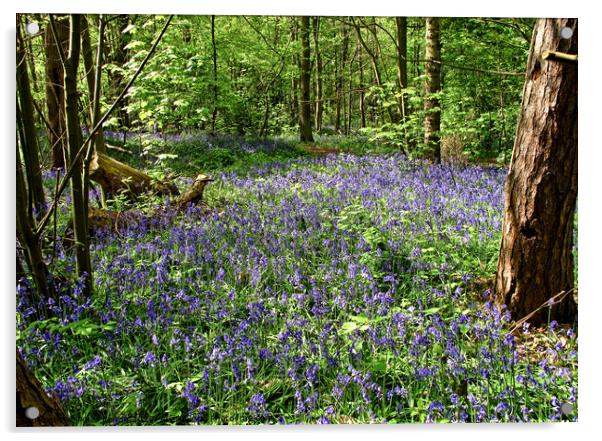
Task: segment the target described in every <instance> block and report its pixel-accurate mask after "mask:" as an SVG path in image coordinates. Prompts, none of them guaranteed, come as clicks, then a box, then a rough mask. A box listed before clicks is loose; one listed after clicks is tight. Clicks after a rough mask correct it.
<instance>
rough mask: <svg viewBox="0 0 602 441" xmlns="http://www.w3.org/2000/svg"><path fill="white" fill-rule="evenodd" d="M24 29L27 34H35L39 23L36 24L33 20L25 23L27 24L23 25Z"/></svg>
mask: <svg viewBox="0 0 602 441" xmlns="http://www.w3.org/2000/svg"><path fill="white" fill-rule="evenodd" d="M25 30H26V31H27V33H28V34H29V35H36V34H37V33H38V32H40V25H39V24H37V23H36V22H35V21H34V22H31V23H27V26H25Z"/></svg>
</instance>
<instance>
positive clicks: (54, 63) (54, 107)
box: [44, 15, 69, 168]
mask: <svg viewBox="0 0 602 441" xmlns="http://www.w3.org/2000/svg"><path fill="white" fill-rule="evenodd" d="M56 31H57V37H58V39H59V41H60V43H61V46H62V49H63V52H67V45H68V44H69V24H68V22H67V18H66V16H60V15H57V16H56ZM44 53H45V55H46V66H45V70H46V87H45V90H46V107H47V109H48V125H49V128H48V130H47V133H48V144H49V145H50V148H51V158H52V166H53V167H54V168H63V167H64V166H65V154H66V149H67V147H66V146H67V135H66V133H65V130H66V124H65V89H64V87H65V83H64V81H65V73H64V71H63V63H61V58H60V56H59V49H58V46H57V44H56V41H55V39H54V36H53V35H52V30H51V29H50V26H46V29H45V31H44Z"/></svg>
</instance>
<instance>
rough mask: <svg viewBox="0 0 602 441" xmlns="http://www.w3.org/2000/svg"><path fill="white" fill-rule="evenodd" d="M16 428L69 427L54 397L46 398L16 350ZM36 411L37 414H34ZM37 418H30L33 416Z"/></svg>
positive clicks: (63, 412)
mask: <svg viewBox="0 0 602 441" xmlns="http://www.w3.org/2000/svg"><path fill="white" fill-rule="evenodd" d="M16 395H17V397H16V398H17V406H16V407H17V416H16V426H17V427H47V426H69V425H70V423H69V418H67V415H66V414H65V411H64V410H63V406H62V405H61V403H60V401H59V400H58V399H57V398H56V397H51V396H48V394H47V393H46V391H45V390H44V387H43V386H42V385H41V384H40V382H39V381H38V379H37V378H36V377H35V375H34V374H33V373H32V372H31V371H30V370H29V368H28V367H27V365H26V364H25V361H23V357H21V354H20V353H19V350H18V349H17V376H16ZM36 411H37V412H36ZM36 413H37V415H38V416H37V417H35V418H32V417H34V416H36Z"/></svg>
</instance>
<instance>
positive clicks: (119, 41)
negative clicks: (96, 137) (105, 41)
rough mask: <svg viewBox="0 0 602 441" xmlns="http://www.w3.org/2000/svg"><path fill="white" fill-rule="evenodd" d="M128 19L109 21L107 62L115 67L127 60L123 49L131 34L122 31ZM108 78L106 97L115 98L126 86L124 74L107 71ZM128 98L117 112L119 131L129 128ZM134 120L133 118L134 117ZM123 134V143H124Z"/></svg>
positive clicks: (118, 17) (118, 18)
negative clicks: (109, 37)
mask: <svg viewBox="0 0 602 441" xmlns="http://www.w3.org/2000/svg"><path fill="white" fill-rule="evenodd" d="M130 19H132V20H133V18H132V16H131V15H119V16H117V17H115V19H114V20H111V24H112V26H111V30H112V38H111V44H110V46H109V47H108V49H110V50H109V51H108V52H109V54H108V55H109V56H108V57H107V62H109V63H112V64H115V65H116V66H124V65H125V63H126V62H127V60H128V50H127V49H126V48H125V47H126V46H127V45H128V43H129V42H130V39H131V36H130V35H131V34H129V33H125V34H124V33H123V32H122V31H123V30H124V29H125V28H126V27H127V26H128V24H129V21H130ZM107 75H108V77H109V91H108V92H109V93H107V96H111V97H113V98H114V97H116V96H118V95H119V93H120V92H121V91H122V90H123V88H124V87H125V85H126V84H127V79H126V78H125V76H124V73H123V72H122V71H120V70H109V71H108V72H107ZM128 101H129V98H128V97H127V96H126V97H124V98H123V99H122V101H121V106H120V108H119V110H118V111H117V115H116V116H117V119H118V121H119V122H118V124H119V128H120V130H122V129H124V128H126V127H129V126H130V116H129V115H128V112H127V110H126V109H127V107H128V104H129V103H128ZM134 119H135V117H134ZM125 133H126V132H124V143H125Z"/></svg>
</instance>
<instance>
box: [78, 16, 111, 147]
mask: <svg viewBox="0 0 602 441" xmlns="http://www.w3.org/2000/svg"><path fill="white" fill-rule="evenodd" d="M81 18H82V27H83V29H82V55H83V59H84V69H85V71H86V82H87V84H88V93H89V96H90V126H91V127H90V130H91V129H92V128H93V127H94V126H96V123H98V121H99V120H100V103H99V100H100V89H101V74H102V55H103V52H104V30H105V21H104V19H103V18H102V17H100V18H99V25H98V45H97V51H96V62H95V61H94V55H93V54H94V53H93V51H92V45H91V44H90V29H89V23H88V20H87V18H86V16H85V15H82V17H81ZM94 149H95V150H96V151H97V152H98V153H106V147H105V139H104V135H103V133H102V129H101V130H99V131H98V132H97V134H96V135H95V136H94Z"/></svg>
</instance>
